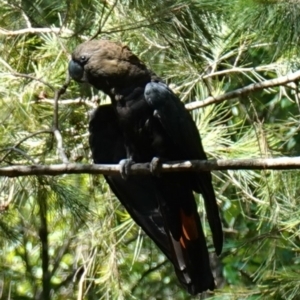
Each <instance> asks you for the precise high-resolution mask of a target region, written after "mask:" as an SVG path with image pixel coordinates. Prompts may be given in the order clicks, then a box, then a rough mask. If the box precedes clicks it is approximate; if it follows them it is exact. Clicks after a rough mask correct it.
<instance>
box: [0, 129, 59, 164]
mask: <svg viewBox="0 0 300 300" xmlns="http://www.w3.org/2000/svg"><path fill="white" fill-rule="evenodd" d="M42 133H53V131H52V130H50V129H48V130H39V131H36V132H33V133H31V134H29V135H27V136H25V137H24V138H22V139H21V140H19V141H18V142H17V143H16V144H15V145H14V146H12V147H10V148H5V149H3V150H8V151H7V153H5V155H4V156H3V157H2V158H1V159H0V162H2V161H4V160H5V159H6V157H7V156H8V155H9V154H10V153H11V152H12V151H20V149H17V147H19V146H20V145H21V144H22V143H23V142H25V141H26V140H28V139H30V138H31V137H33V136H35V135H38V134H42ZM3 150H0V152H2V151H3ZM22 154H23V153H22ZM30 160H31V158H30Z"/></svg>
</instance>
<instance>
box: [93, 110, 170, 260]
mask: <svg viewBox="0 0 300 300" xmlns="http://www.w3.org/2000/svg"><path fill="white" fill-rule="evenodd" d="M89 132H90V137H89V144H90V148H91V151H92V157H93V160H94V163H96V164H117V163H119V161H120V160H121V159H123V158H125V157H126V151H125V146H124V140H123V136H122V132H121V131H120V128H119V125H118V121H117V118H116V115H115V111H114V109H113V107H112V106H111V105H102V106H99V107H98V108H97V109H96V110H95V111H94V112H93V114H92V116H91V120H90V123H89ZM105 179H106V181H107V183H108V184H109V186H110V188H111V189H112V191H113V192H114V194H115V195H116V196H117V198H118V199H119V201H120V202H121V203H122V204H123V205H124V207H125V208H126V209H127V211H128V212H129V214H130V215H131V217H132V218H133V219H134V221H135V222H136V223H137V224H138V225H139V226H141V227H142V228H143V229H144V231H145V232H146V233H147V234H148V235H149V236H150V237H151V239H152V240H153V241H154V242H155V243H156V244H157V245H158V247H159V248H160V249H161V250H162V251H163V252H164V253H165V255H166V256H167V257H168V258H169V259H170V258H171V256H172V255H171V253H170V249H169V248H168V239H167V235H166V233H165V231H164V226H163V225H164V223H163V219H162V216H161V214H160V212H159V208H158V204H157V199H156V198H157V193H156V189H155V186H154V184H153V182H152V178H150V176H145V178H142V179H141V177H138V176H134V175H133V176H130V177H129V178H128V179H127V180H126V181H125V180H124V179H123V178H121V176H120V175H114V176H105Z"/></svg>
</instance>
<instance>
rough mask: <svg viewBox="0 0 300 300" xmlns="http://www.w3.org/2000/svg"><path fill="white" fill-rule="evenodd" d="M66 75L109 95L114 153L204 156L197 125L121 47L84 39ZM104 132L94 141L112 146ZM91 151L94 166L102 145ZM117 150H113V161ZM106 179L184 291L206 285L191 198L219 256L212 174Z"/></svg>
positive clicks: (209, 280) (210, 285) (136, 157)
mask: <svg viewBox="0 0 300 300" xmlns="http://www.w3.org/2000/svg"><path fill="white" fill-rule="evenodd" d="M69 72H70V75H71V77H73V78H74V79H75V80H77V81H79V82H80V81H85V82H88V83H90V84H91V85H93V86H94V87H96V88H98V89H99V90H102V91H103V92H104V93H106V94H107V95H109V96H110V98H111V101H112V107H113V108H112V113H113V114H114V117H115V120H116V122H115V123H114V124H115V125H116V126H117V128H118V132H119V136H120V137H121V139H122V140H121V139H120V143H119V144H118V146H117V150H118V151H117V152H119V149H121V148H122V147H121V146H122V145H125V148H124V147H123V148H122V151H124V153H123V154H124V156H125V154H126V157H127V158H128V159H131V160H133V161H135V162H149V161H151V160H152V159H153V158H154V157H159V158H161V159H167V160H182V159H206V155H205V152H204V150H203V147H202V144H201V139H200V136H199V133H198V130H197V127H196V125H195V123H194V121H193V120H192V117H191V116H190V114H189V113H188V112H187V111H186V110H185V108H184V105H183V104H182V103H181V102H180V100H179V99H178V98H177V96H176V95H174V93H173V92H172V91H171V90H169V89H168V87H167V86H166V85H165V84H164V83H163V82H162V81H161V79H160V78H159V77H157V76H156V75H155V74H154V73H153V72H152V71H151V70H148V69H147V68H146V66H145V65H144V63H143V62H141V61H140V60H139V59H138V58H137V57H136V56H135V55H134V54H133V53H132V52H131V51H130V50H129V49H128V48H127V47H126V46H122V45H120V44H117V43H113V42H110V41H104V40H102V41H89V42H85V43H83V44H81V45H79V46H78V47H77V48H76V49H75V51H74V52H73V54H72V60H71V62H70V64H69ZM97 120H98V118H97ZM94 123H95V124H98V125H97V126H100V125H99V124H101V127H102V126H103V127H104V128H105V127H107V124H108V123H105V122H104V123H103V122H102V123H101V122H100V117H99V122H98V121H95V118H94ZM91 124H92V122H91ZM97 136H98V137H97ZM109 136H110V134H108V135H107V138H106V137H105V138H104V137H101V134H100V135H99V134H97V135H94V139H95V137H96V139H97V144H99V145H100V144H101V143H103V146H104V145H110V147H114V145H112V140H113V139H110V138H109ZM104 143H106V144H104ZM120 145H121V146H120ZM91 148H92V151H93V155H94V160H95V162H96V163H101V162H102V161H101V160H99V159H97V153H98V151H99V153H102V152H101V150H95V147H93V142H92V143H91ZM93 149H94V150H93ZM123 154H120V155H119V153H118V155H117V156H120V157H118V159H119V158H121V157H122V156H123ZM95 157H96V159H95ZM116 178H117V179H116ZM107 180H108V182H109V184H110V186H111V187H112V189H113V191H114V192H115V193H116V196H117V197H118V198H119V200H120V201H121V202H122V203H123V204H124V205H125V207H126V208H127V209H128V211H129V213H130V214H131V215H132V217H133V219H134V220H135V221H136V222H137V223H138V224H139V225H140V226H142V228H143V229H144V230H145V231H146V233H147V234H148V235H149V236H150V237H151V238H152V239H153V240H154V241H155V242H156V243H157V245H158V246H159V247H160V248H161V249H162V250H163V252H164V253H165V254H166V255H167V256H168V258H169V259H170V260H171V261H172V263H173V265H174V267H175V271H176V274H177V276H178V278H179V280H180V282H181V283H182V284H183V285H184V286H185V288H186V289H187V290H188V291H189V292H190V293H191V294H197V293H200V292H202V291H205V290H207V289H211V290H213V289H214V280H213V276H212V273H211V270H210V265H209V257H208V251H207V247H206V242H205V237H204V234H203V230H202V227H201V222H200V218H199V215H198V213H197V206H196V203H195V200H194V196H193V191H196V192H198V193H202V195H203V197H204V201H205V207H206V211H207V215H208V220H209V224H210V227H211V230H212V234H213V241H214V246H215V249H216V252H217V254H220V252H221V250H222V243H223V236H222V227H221V221H220V218H219V212H218V206H217V203H216V198H215V194H214V190H213V186H212V183H211V174H210V173H209V172H202V173H192V172H191V173H169V174H165V173H163V174H161V176H160V177H155V176H143V177H141V176H139V177H133V176H129V178H128V179H127V180H126V181H124V180H122V178H121V177H120V176H119V177H115V178H113V177H112V176H111V177H107ZM116 182H117V183H116ZM143 191H144V192H143ZM148 194H149V195H148ZM145 195H147V197H146V198H145ZM143 198H145V199H143ZM154 208H155V209H154ZM140 212H143V213H144V214H145V215H146V216H147V218H148V220H150V219H151V216H152V215H153V216H155V217H154V218H152V219H151V222H148V223H142V222H141V218H140V215H139V214H140ZM156 215H157V216H158V218H156ZM156 222H157V223H156ZM158 228H159V229H158ZM160 233H162V235H161V237H159V235H160ZM162 244H166V245H167V246H165V245H164V246H163V245H162Z"/></svg>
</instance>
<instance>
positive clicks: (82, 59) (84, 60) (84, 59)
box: [80, 55, 87, 63]
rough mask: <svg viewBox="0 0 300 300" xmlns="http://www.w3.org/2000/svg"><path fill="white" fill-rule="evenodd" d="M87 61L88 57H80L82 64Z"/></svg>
mask: <svg viewBox="0 0 300 300" xmlns="http://www.w3.org/2000/svg"><path fill="white" fill-rule="evenodd" d="M86 61H87V57H86V56H85V55H81V56H80V62H82V63H84V62H86Z"/></svg>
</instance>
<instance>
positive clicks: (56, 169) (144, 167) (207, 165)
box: [0, 156, 300, 177]
mask: <svg viewBox="0 0 300 300" xmlns="http://www.w3.org/2000/svg"><path fill="white" fill-rule="evenodd" d="M289 169H300V156H298V157H280V158H258V159H255V158H253V159H232V160H226V159H217V160H192V161H180V162H168V163H164V164H162V166H161V171H162V172H184V171H193V172H201V171H216V170H289ZM62 174H104V175H116V174H119V165H88V164H75V163H70V164H59V165H31V166H25V165H19V166H9V167H2V168H0V176H8V177H18V176H31V175H33V176H34V175H50V176H56V175H62ZM130 174H150V164H149V163H144V164H134V165H132V166H131V168H130Z"/></svg>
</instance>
